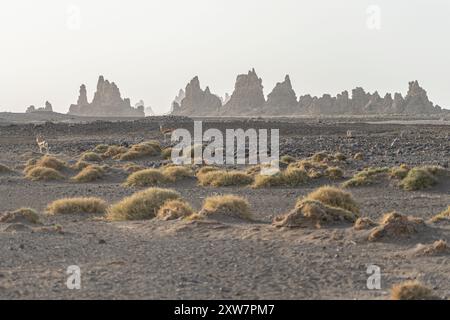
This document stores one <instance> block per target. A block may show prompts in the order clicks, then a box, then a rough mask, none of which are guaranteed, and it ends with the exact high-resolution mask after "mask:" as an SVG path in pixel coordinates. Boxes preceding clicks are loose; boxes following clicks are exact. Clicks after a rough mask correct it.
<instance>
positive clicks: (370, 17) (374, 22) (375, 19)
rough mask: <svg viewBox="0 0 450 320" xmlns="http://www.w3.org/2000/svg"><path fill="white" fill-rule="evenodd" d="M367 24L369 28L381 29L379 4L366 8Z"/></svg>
mask: <svg viewBox="0 0 450 320" xmlns="http://www.w3.org/2000/svg"><path fill="white" fill-rule="evenodd" d="M366 14H367V20H366V26H367V28H368V29H369V30H380V29H381V8H380V6H378V5H370V6H368V7H367V9H366Z"/></svg>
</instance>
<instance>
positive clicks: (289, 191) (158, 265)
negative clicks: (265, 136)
mask: <svg viewBox="0 0 450 320" xmlns="http://www.w3.org/2000/svg"><path fill="white" fill-rule="evenodd" d="M169 120H170V119H169ZM170 121H172V123H170V126H172V127H186V128H188V129H192V123H191V122H190V120H187V119H182V120H176V119H172V120H170ZM204 127H205V128H204V129H206V128H219V129H221V130H223V129H226V128H244V129H245V128H278V129H280V153H281V155H290V156H291V157H292V158H289V161H288V160H287V159H286V161H287V162H290V163H291V166H292V163H294V165H293V166H294V167H297V168H300V170H303V172H304V173H306V176H305V177H303V178H304V179H303V178H302V179H300V180H299V181H297V180H296V181H294V182H295V183H292V184H289V183H287V182H283V181H285V180H283V181H282V180H279V181H278V182H277V183H274V184H273V185H263V186H260V187H257V188H256V187H252V184H253V183H254V182H247V183H243V185H236V184H237V183H236V182H235V181H233V182H231V183H229V184H231V185H229V186H216V185H208V184H207V183H206V185H199V184H200V181H199V180H200V179H199V178H196V177H195V172H196V171H198V170H199V169H200V168H199V167H194V168H190V169H191V170H192V172H193V175H192V176H191V177H190V176H188V177H183V178H182V179H180V180H177V181H176V182H173V181H162V182H161V181H157V186H158V187H161V188H169V189H173V190H176V191H177V192H178V193H179V195H180V197H181V198H183V199H184V200H185V201H186V202H188V203H189V204H190V205H191V206H192V208H193V210H194V211H195V212H198V211H201V209H202V206H203V203H204V201H205V199H206V198H208V197H211V196H217V195H225V194H233V195H237V196H239V197H242V198H243V199H246V200H247V201H248V205H249V206H250V210H251V214H252V219H251V220H246V219H239V218H236V219H235V218H231V219H222V218H223V217H222V218H221V216H220V215H219V216H218V217H216V218H215V217H214V215H211V216H206V217H204V218H198V219H186V218H179V219H174V220H162V219H158V218H151V219H143V220H123V221H116V220H114V221H113V220H111V219H107V218H105V214H104V213H86V212H84V213H70V212H69V213H56V214H49V213H48V208H47V206H48V205H49V204H50V203H52V202H53V201H55V200H58V199H63V198H74V197H97V198H100V199H102V200H104V201H105V202H106V203H107V205H108V206H109V205H112V204H115V203H118V202H119V201H121V200H122V199H124V198H125V197H127V196H130V195H133V194H134V193H136V192H139V191H141V190H146V189H147V188H150V187H152V184H154V182H148V181H147V182H146V184H145V186H135V185H134V186H127V185H125V184H124V182H125V181H126V180H127V177H128V176H129V175H130V174H131V172H132V171H138V172H139V170H142V169H147V168H156V169H157V170H159V171H161V170H162V169H160V168H161V167H163V166H164V165H167V163H168V160H165V159H164V157H162V156H161V155H160V154H147V155H143V156H140V155H137V156H136V157H134V156H133V155H132V156H131V157H130V158H126V157H125V158H122V159H121V153H119V154H118V155H117V154H115V155H112V156H105V155H104V154H105V150H106V148H107V146H111V145H116V146H120V147H121V148H122V149H121V150H122V151H120V152H127V151H130V150H134V149H133V148H134V147H133V146H136V145H139V144H140V143H142V142H145V141H149V140H156V141H158V142H159V143H160V144H161V146H162V149H164V147H166V146H167V145H168V143H167V142H164V139H163V137H162V136H161V134H160V132H159V122H158V119H155V120H148V119H147V120H145V121H123V122H90V123H84V124H82V123H72V124H67V123H54V124H52V123H45V124H14V125H8V124H4V125H2V126H0V133H1V134H0V163H1V164H2V165H4V166H5V168H6V169H4V170H3V172H1V173H0V213H1V214H2V216H3V217H4V218H3V220H2V222H0V299H97V298H98V299H389V298H390V289H391V287H392V285H394V284H396V283H401V282H403V281H406V280H417V281H419V282H420V283H422V284H423V285H425V286H426V287H428V288H429V289H430V290H431V291H432V293H433V295H434V296H435V297H437V298H440V299H448V298H449V297H450V264H449V257H450V255H449V254H450V251H449V249H448V247H447V245H446V244H447V243H449V241H450V223H449V219H448V217H445V216H444V215H442V218H441V219H436V218H434V219H433V217H435V216H436V215H438V214H439V213H440V212H445V210H446V209H447V208H448V206H449V205H450V179H449V176H448V175H447V174H448V172H447V171H448V161H449V159H450V138H449V134H450V125H449V124H448V123H447V124H445V123H444V124H442V123H441V124H430V123H427V124H414V123H411V122H404V123H401V124H399V123H395V122H394V123H392V122H389V123H373V122H371V123H368V122H364V121H363V120H358V121H349V120H347V121H338V120H332V119H328V120H324V121H315V120H307V119H303V120H302V119H298V120H289V121H288V120H262V119H253V120H248V119H245V120H239V119H234V120H232V119H228V120H223V121H220V120H216V119H208V120H205V122H204ZM348 130H350V131H351V132H350V134H349V136H347V133H348ZM39 133H40V134H43V135H44V136H45V137H46V138H47V141H48V143H49V147H50V156H51V157H53V158H56V159H59V160H60V161H62V163H63V167H62V168H58V169H57V170H56V172H57V174H60V177H59V178H57V179H56V180H44V181H43V180H39V174H40V173H39V172H36V173H35V174H36V175H35V176H33V177H34V178H33V177H30V176H29V175H27V172H28V173H29V172H30V171H32V170H33V169H35V168H34V167H35V166H38V165H39V160H40V159H42V156H43V155H41V154H39V153H38V148H37V145H36V144H35V136H36V134H39ZM99 144H104V145H106V146H103V147H100V148H98V149H97V150H96V151H95V152H94V153H96V154H97V155H99V158H96V157H95V156H92V153H91V152H90V151H92V150H94V149H95V147H96V146H98V145H99ZM135 149H136V148H135ZM136 150H138V148H137V149H136ZM86 153H87V154H89V156H86V157H85V161H81V162H80V161H79V159H80V157H81V156H83V155H85V154H86ZM122 154H123V153H122ZM337 154H339V156H337ZM314 155H316V157H314ZM355 156H356V157H355ZM93 160H94V161H93ZM295 164H297V165H295ZM127 165H128V166H127ZM132 165H133V166H132ZM308 165H310V166H312V167H309V166H308ZM401 165H402V166H401ZM86 166H91V167H92V166H94V167H97V168H98V167H100V169H99V170H100V171H101V174H100V175H99V176H98V177H96V178H93V180H92V181H86V182H84V181H76V180H75V179H73V177H75V176H76V175H77V174H79V172H80V171H81V170H82V169H83V168H84V167H86ZM286 166H288V163H284V162H283V165H282V167H286ZM44 167H45V165H44ZM330 167H331V168H339V169H340V170H339V172H338V174H337V175H336V176H332V175H330V174H328V172H331V171H326V170H327V169H328V168H330ZM130 168H131V169H130ZM393 168H394V169H395V168H397V169H398V170H400V169H399V168H403V169H405V170H404V173H400V176H395V175H394V174H393V172H394V169H393ZM414 168H416V169H414ZM417 168H418V169H417ZM421 168H427V169H426V170H425V171H426V173H423V172H422V173H423V174H424V175H425V176H426V177H425V178H426V179H431V180H430V181H431V182H430V181H428V182H430V183H428V182H427V181H425V183H423V184H422V182H423V181H422V180H420V181H418V182H417V181H415V182H417V183H418V184H417V185H418V187H417V188H415V187H414V188H412V189H414V190H411V188H405V187H402V181H404V180H403V179H404V178H405V176H406V175H408V173H409V172H411V171H414V170H419V171H420V169H421ZM430 168H435V169H430ZM436 168H439V169H436ZM227 169H229V168H227ZM235 169H236V170H239V172H240V173H245V172H246V170H247V169H248V168H241V167H239V168H235ZM376 169H378V170H376ZM428 169H430V170H431V171H430V170H428ZM285 170H288V169H285ZM370 170H372V171H370ZM427 170H428V171H427ZM35 171H36V170H35ZM400 171H401V170H400ZM333 172H337V171H333ZM361 172H366V173H365V174H364V173H363V174H361ZM398 172H399V171H398ZM358 173H359V176H360V177H361V176H362V178H360V180H358V179H357V180H358V181H362V182H361V183H355V184H354V185H352V186H348V187H346V188H343V187H342V185H343V183H345V182H346V181H348V180H350V179H351V178H352V177H355V174H356V175H357V176H358ZM245 174H248V176H250V177H251V180H252V181H253V180H255V179H257V178H256V176H257V175H258V174H257V172H256V173H255V172H252V173H245ZM36 177H37V178H36ZM421 177H422V176H421ZM412 178H414V177H412ZM280 179H281V178H280ZM426 179H425V180H426ZM239 181H241V180H239ZM280 181H281V182H280ZM286 181H288V180H286ZM289 181H290V180H289ZM219 184H220V183H219ZM323 185H331V186H335V187H337V188H339V190H343V192H346V193H348V192H349V193H351V196H352V199H354V201H355V202H356V203H357V205H358V207H359V212H358V215H359V216H360V217H364V220H360V222H367V225H366V226H363V227H361V228H355V225H354V222H355V221H354V220H355V219H336V221H334V220H335V219H331V220H333V221H329V220H330V219H328V220H327V218H326V217H325V218H324V215H326V214H328V211H327V210H328V209H329V207H328V206H326V205H324V207H321V206H322V205H323V204H322V203H320V204H318V207H314V208H316V209H314V208H313V209H311V210H310V211H308V210H306V209H305V207H302V208H303V209H297V211H296V210H293V209H294V208H295V207H296V203H297V205H298V202H301V201H302V199H307V198H308V197H306V196H307V195H308V194H310V193H311V192H313V191H314V190H317V188H319V187H321V186H323ZM404 185H405V184H403V186H404ZM299 199H300V200H299ZM19 208H32V209H33V210H34V211H35V212H36V213H37V218H38V219H39V221H40V223H37V224H36V223H33V221H30V219H29V218H27V217H26V216H19V215H17V216H16V217H15V218H14V216H12V215H11V214H10V213H11V212H14V211H15V210H17V209H19ZM297 208H299V206H297ZM317 208H319V209H317ZM320 208H325V209H323V210H324V211H320V210H321V209H320ZM294 211H296V212H294ZM394 211H395V212H396V214H391V216H390V217H391V218H392V217H396V218H398V219H399V220H395V223H397V222H398V223H399V224H395V223H392V224H391V223H390V222H387V220H388V219H387V218H386V216H384V214H386V213H392V212H394ZM289 212H290V213H291V214H298V215H299V217H297V218H298V219H297V220H296V219H293V220H292V221H294V222H293V223H291V224H289V223H286V224H284V225H283V224H282V223H278V224H277V223H274V222H273V221H274V220H275V221H280V220H279V219H278V220H277V219H275V217H278V216H280V215H283V214H286V213H289ZM311 212H312V213H313V214H312V215H310V214H311ZM317 212H319V213H320V214H322V218H323V219H322V218H321V219H318V220H317V219H316V220H314V219H315V218H314V217H315V216H314V214H316V213H317ZM333 212H334V211H333ZM8 214H10V215H9V217H13V218H12V219H10V220H8V219H7V218H5V217H7V215H8ZM231 214H233V213H231ZM312 216H314V217H312ZM383 216H384V217H385V219H384V221H383ZM327 217H328V216H327ZM294 218H295V217H294ZM316 218H317V217H316ZM313 220H314V221H313ZM0 221H1V220H0ZM292 221H291V222H292ZM311 221H312V222H314V223H309V222H311ZM303 222H305V223H304V224H303ZM362 224H363V223H362ZM374 235H376V236H374ZM441 240H442V241H441ZM438 244H441V245H442V246H438ZM71 265H77V266H79V267H80V270H81V289H79V290H77V289H75V290H69V289H68V287H67V285H66V281H67V279H68V277H69V275H68V274H66V271H67V268H68V266H71ZM370 265H376V266H378V267H379V268H380V271H381V288H380V289H375V290H370V289H369V288H368V287H367V280H368V277H369V276H370V274H368V273H367V269H368V266H370Z"/></svg>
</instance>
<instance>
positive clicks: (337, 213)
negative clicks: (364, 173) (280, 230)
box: [272, 186, 359, 228]
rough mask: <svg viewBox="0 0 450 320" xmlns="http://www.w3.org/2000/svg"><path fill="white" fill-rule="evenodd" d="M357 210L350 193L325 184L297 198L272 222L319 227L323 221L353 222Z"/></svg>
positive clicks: (279, 225) (277, 224)
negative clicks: (287, 211) (295, 201)
mask: <svg viewBox="0 0 450 320" xmlns="http://www.w3.org/2000/svg"><path fill="white" fill-rule="evenodd" d="M358 212H359V210H358V206H357V204H356V202H355V201H354V200H353V197H352V195H351V194H350V193H347V192H345V191H342V190H340V189H337V188H334V187H329V186H325V187H321V188H319V189H317V190H315V191H313V192H311V193H310V194H308V195H307V196H306V197H305V198H303V199H299V200H298V201H297V204H296V205H295V208H294V209H293V210H292V211H291V212H289V213H287V214H285V215H282V216H278V217H275V219H274V220H273V223H272V224H273V225H274V226H276V227H301V226H310V225H313V226H315V227H318V228H320V227H321V225H322V224H324V223H325V224H329V223H333V222H344V221H346V222H355V220H356V219H357V218H358Z"/></svg>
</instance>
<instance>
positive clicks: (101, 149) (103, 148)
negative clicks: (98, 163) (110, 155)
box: [92, 144, 109, 153]
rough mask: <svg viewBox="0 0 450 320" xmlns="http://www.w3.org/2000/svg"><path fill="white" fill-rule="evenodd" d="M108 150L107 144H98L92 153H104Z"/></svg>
mask: <svg viewBox="0 0 450 320" xmlns="http://www.w3.org/2000/svg"><path fill="white" fill-rule="evenodd" d="M108 148H109V146H108V145H107V144H98V145H96V146H95V148H94V149H93V150H92V151H94V152H97V153H105V152H106V151H107V150H108Z"/></svg>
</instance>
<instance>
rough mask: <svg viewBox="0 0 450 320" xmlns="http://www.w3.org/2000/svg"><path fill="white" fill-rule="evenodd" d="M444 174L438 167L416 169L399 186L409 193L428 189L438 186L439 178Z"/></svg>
mask: <svg viewBox="0 0 450 320" xmlns="http://www.w3.org/2000/svg"><path fill="white" fill-rule="evenodd" d="M443 172H444V171H443V170H442V171H441V170H440V169H438V167H431V166H430V167H427V166H424V167H415V168H412V169H411V170H409V172H408V174H407V175H406V176H405V178H404V179H403V180H402V181H400V184H399V185H400V187H401V188H403V189H404V190H407V191H414V190H421V189H426V188H429V187H431V186H434V185H435V184H437V183H438V177H437V176H438V175H440V174H442V173H443Z"/></svg>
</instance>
